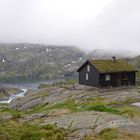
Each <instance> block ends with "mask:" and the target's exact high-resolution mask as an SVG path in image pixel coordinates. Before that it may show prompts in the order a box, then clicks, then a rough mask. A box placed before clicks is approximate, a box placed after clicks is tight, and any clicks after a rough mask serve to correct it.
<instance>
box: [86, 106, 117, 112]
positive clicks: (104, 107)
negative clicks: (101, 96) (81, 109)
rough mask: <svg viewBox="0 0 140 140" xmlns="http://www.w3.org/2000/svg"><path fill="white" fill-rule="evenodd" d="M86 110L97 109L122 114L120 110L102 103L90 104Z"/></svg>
mask: <svg viewBox="0 0 140 140" xmlns="http://www.w3.org/2000/svg"><path fill="white" fill-rule="evenodd" d="M86 110H88V111H91V110H95V111H100V112H108V113H112V114H120V112H119V110H117V109H114V108H110V107H108V106H105V105H100V104H99V105H90V106H88V107H87V108H86Z"/></svg>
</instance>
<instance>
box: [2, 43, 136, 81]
mask: <svg viewBox="0 0 140 140" xmlns="http://www.w3.org/2000/svg"><path fill="white" fill-rule="evenodd" d="M112 56H116V58H118V59H119V58H131V57H134V56H136V53H132V52H129V51H121V52H119V51H114V50H100V49H95V50H93V51H91V52H88V53H87V52H86V51H83V50H81V49H79V48H78V47H75V46H53V45H44V44H30V43H17V44H7V43H1V44H0V78H1V79H9V78H13V77H17V76H18V77H28V78H54V77H57V76H74V77H75V76H76V75H77V73H76V70H77V69H78V67H79V66H80V65H81V64H82V63H84V62H85V61H86V60H87V59H91V58H92V59H112Z"/></svg>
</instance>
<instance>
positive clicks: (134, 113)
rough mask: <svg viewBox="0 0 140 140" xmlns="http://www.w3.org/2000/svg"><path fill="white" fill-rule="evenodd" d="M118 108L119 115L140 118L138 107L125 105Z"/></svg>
mask: <svg viewBox="0 0 140 140" xmlns="http://www.w3.org/2000/svg"><path fill="white" fill-rule="evenodd" d="M118 109H119V111H120V112H121V115H124V116H127V117H129V118H131V119H133V118H140V110H139V107H135V106H129V105H127V106H122V107H121V108H118Z"/></svg>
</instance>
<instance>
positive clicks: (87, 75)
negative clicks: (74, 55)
mask: <svg viewBox="0 0 140 140" xmlns="http://www.w3.org/2000/svg"><path fill="white" fill-rule="evenodd" d="M86 80H87V81H88V80H89V74H88V73H86Z"/></svg>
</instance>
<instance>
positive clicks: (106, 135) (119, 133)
mask: <svg viewBox="0 0 140 140" xmlns="http://www.w3.org/2000/svg"><path fill="white" fill-rule="evenodd" d="M83 140H140V135H138V134H135V133H134V134H133V133H131V132H127V131H124V130H118V129H117V128H105V129H103V130H102V131H101V132H100V133H99V134H89V135H87V136H85V137H84V138H83Z"/></svg>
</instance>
